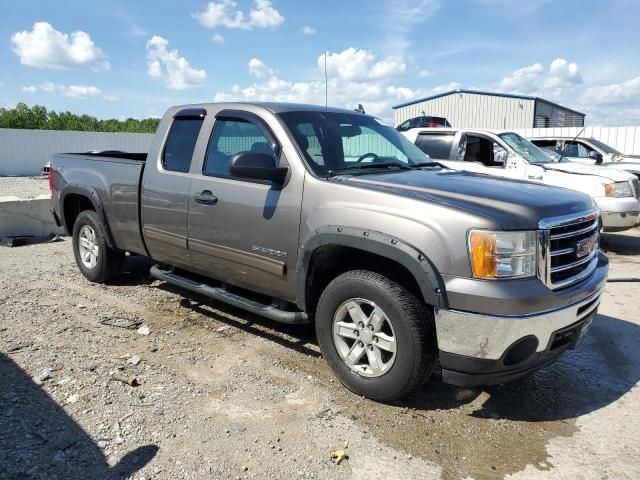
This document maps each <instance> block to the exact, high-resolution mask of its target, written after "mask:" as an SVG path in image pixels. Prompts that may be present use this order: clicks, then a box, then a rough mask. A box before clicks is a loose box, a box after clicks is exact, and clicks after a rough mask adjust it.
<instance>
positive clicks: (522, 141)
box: [498, 132, 557, 164]
mask: <svg viewBox="0 0 640 480" xmlns="http://www.w3.org/2000/svg"><path fill="white" fill-rule="evenodd" d="M498 136H499V137H500V138H501V139H502V140H504V141H505V143H506V144H507V145H509V146H510V147H511V148H513V149H514V150H515V152H516V153H517V154H518V155H520V156H521V157H523V158H524V159H525V160H527V161H528V162H529V163H536V164H540V163H554V162H556V161H557V160H554V159H553V158H551V157H550V156H549V155H548V154H546V153H545V152H544V151H542V149H541V148H539V147H536V146H535V145H534V144H533V143H531V142H530V141H529V140H527V139H526V138H522V137H521V136H520V135H518V134H517V133H513V132H508V133H501V134H500V135H498Z"/></svg>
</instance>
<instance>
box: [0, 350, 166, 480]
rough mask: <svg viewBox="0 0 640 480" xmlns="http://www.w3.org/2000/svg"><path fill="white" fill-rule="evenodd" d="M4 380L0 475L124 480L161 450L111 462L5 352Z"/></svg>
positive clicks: (0, 369) (147, 449)
mask: <svg viewBox="0 0 640 480" xmlns="http://www.w3.org/2000/svg"><path fill="white" fill-rule="evenodd" d="M0 379H2V390H1V391H0V432H2V433H1V434H0V478H64V479H86V478H100V479H107V480H115V479H121V478H126V477H130V476H131V475H133V474H134V473H135V472H137V471H138V470H140V469H141V468H142V467H144V466H145V465H146V464H147V463H149V461H151V459H152V458H153V457H154V456H155V455H156V453H157V451H158V447H157V446H156V445H146V446H143V447H139V448H137V449H135V450H133V451H131V452H129V453H128V454H126V455H125V456H124V457H123V458H122V459H121V460H120V462H119V463H118V464H117V465H115V466H113V467H110V466H109V465H108V464H107V461H106V459H105V457H104V455H103V454H102V451H101V450H100V448H99V447H98V446H97V445H96V444H95V442H94V441H93V439H92V438H91V436H90V435H89V434H88V433H87V432H85V431H84V430H83V429H82V427H81V426H80V425H78V424H77V423H76V422H75V421H74V420H73V419H72V418H71V417H70V416H69V415H67V414H66V412H65V411H64V410H63V409H62V408H61V407H60V406H59V405H58V404H57V403H56V402H55V401H54V400H53V399H52V398H51V397H49V395H47V394H46V393H45V392H44V391H43V390H42V389H41V388H40V387H39V386H38V385H36V384H35V383H34V382H33V381H32V380H31V378H30V377H29V375H28V374H27V373H26V372H24V371H23V370H22V369H21V368H20V367H19V366H18V365H16V363H14V362H13V360H12V359H11V358H9V357H8V356H7V355H5V354H3V353H0Z"/></svg>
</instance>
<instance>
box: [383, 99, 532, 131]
mask: <svg viewBox="0 0 640 480" xmlns="http://www.w3.org/2000/svg"><path fill="white" fill-rule="evenodd" d="M533 111H534V100H525V99H520V98H509V97H499V96H495V95H479V94H468V93H454V94H451V95H447V96H444V97H438V98H434V99H432V100H426V101H424V102H418V103H414V104H412V105H407V106H406V107H401V108H396V109H394V110H393V122H394V125H399V124H400V123H402V122H403V121H405V120H407V119H409V118H413V117H418V116H420V115H422V112H425V114H426V115H433V116H436V117H445V118H446V119H447V120H449V123H451V125H453V126H454V127H461V128H462V127H468V128H471V127H473V128H495V129H501V128H527V127H530V126H531V125H533Z"/></svg>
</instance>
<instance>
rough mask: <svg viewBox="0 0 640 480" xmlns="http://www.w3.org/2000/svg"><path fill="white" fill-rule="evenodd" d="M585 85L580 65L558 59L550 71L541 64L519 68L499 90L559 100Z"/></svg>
mask: <svg viewBox="0 0 640 480" xmlns="http://www.w3.org/2000/svg"><path fill="white" fill-rule="evenodd" d="M581 83H583V80H582V75H580V71H579V69H578V65H577V64H576V63H574V62H572V63H569V62H568V61H567V60H565V59H564V58H556V59H555V60H554V61H553V62H551V64H550V65H549V68H548V70H546V69H545V67H544V66H543V65H542V64H540V63H534V64H533V65H529V66H527V67H523V68H519V69H518V70H516V71H515V72H513V73H512V74H511V75H508V76H507V77H505V78H503V79H502V80H501V81H500V83H498V85H497V89H498V90H500V91H502V92H508V93H521V94H532V95H539V96H548V97H552V98H558V97H559V96H561V95H562V94H563V93H564V92H565V91H566V90H568V89H570V88H572V87H574V86H576V85H579V84H581Z"/></svg>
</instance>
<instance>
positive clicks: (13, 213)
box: [0, 195, 63, 237]
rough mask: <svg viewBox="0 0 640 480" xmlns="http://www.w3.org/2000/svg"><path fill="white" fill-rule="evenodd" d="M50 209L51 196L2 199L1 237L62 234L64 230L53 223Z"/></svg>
mask: <svg viewBox="0 0 640 480" xmlns="http://www.w3.org/2000/svg"><path fill="white" fill-rule="evenodd" d="M50 208H51V198H50V196H49V195H39V196H37V197H36V198H33V199H22V198H19V197H0V237H16V236H37V237H40V236H47V235H50V234H52V233H57V234H62V233H63V230H62V228H60V227H58V226H57V225H56V224H55V223H54V221H53V217H52V216H51V212H50V210H49V209H50Z"/></svg>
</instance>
